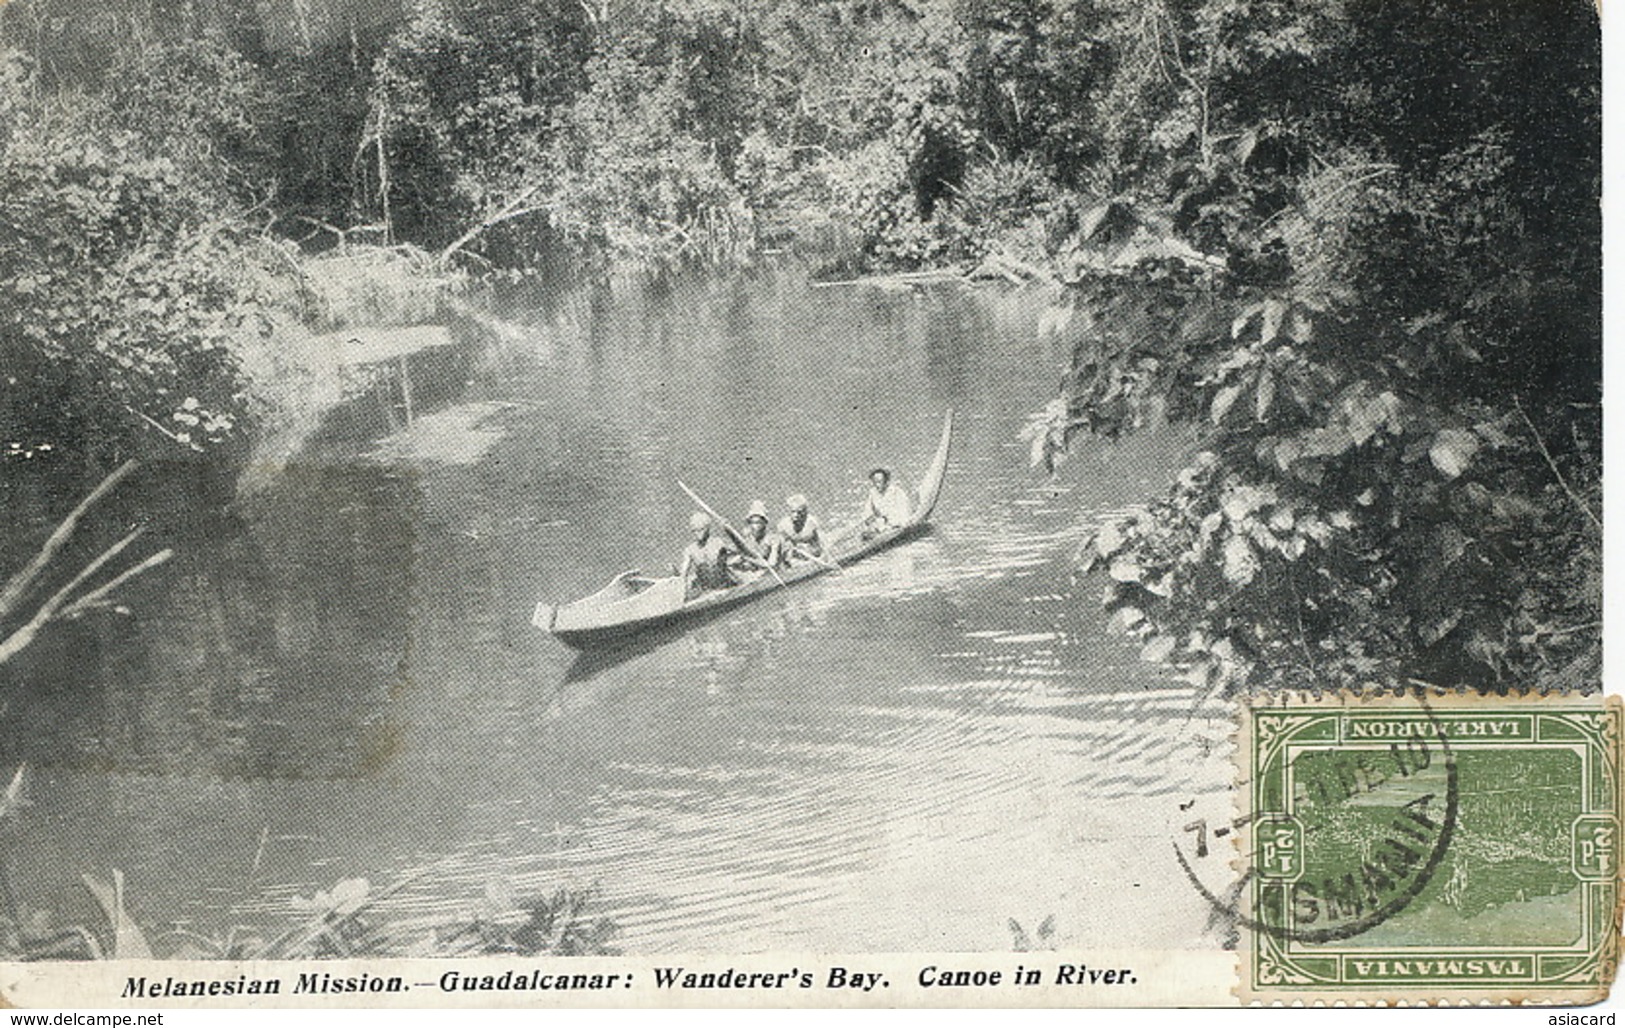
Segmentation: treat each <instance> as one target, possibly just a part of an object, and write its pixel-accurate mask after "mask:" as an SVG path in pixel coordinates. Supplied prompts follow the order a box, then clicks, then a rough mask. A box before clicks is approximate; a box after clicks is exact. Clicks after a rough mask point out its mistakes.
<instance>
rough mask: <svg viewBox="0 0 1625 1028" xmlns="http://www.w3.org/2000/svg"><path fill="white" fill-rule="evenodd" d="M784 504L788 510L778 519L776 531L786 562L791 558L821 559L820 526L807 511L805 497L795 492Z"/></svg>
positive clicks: (822, 547)
mask: <svg viewBox="0 0 1625 1028" xmlns="http://www.w3.org/2000/svg"><path fill="white" fill-rule="evenodd" d="M784 504H785V506H786V507H788V508H789V509H790V512H789V513H788V514H786V515H785V516H784V517H782V518H780V519H779V525H778V533H779V539H780V546H781V547H782V549H783V550H784V559H785V561H786V563H788V562H789V561H790V560H793V559H802V560H821V558H822V557H823V556H824V535H823V531H822V526H821V525H819V523H818V519H817V518H815V517H813V516H812V515H811V514H809V513H807V498H806V497H805V496H803V495H801V494H800V493H796V494H795V495H794V496H791V497H790V498H789V499H787V500H785V501H784Z"/></svg>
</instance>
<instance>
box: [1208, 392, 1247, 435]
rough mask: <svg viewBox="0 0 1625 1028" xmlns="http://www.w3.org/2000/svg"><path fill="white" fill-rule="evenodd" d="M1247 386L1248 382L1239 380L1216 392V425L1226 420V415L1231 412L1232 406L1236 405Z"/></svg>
mask: <svg viewBox="0 0 1625 1028" xmlns="http://www.w3.org/2000/svg"><path fill="white" fill-rule="evenodd" d="M1246 388H1247V385H1246V383H1244V382H1237V383H1234V384H1232V385H1227V386H1225V387H1224V388H1223V389H1220V390H1219V391H1218V392H1217V393H1215V394H1214V396H1213V411H1212V418H1213V423H1214V424H1215V425H1217V424H1218V423H1219V422H1221V421H1223V420H1224V416H1225V415H1226V414H1228V413H1229V412H1230V408H1231V407H1234V406H1235V405H1236V400H1237V399H1238V398H1240V396H1241V393H1242V391H1243V390H1244V389H1246Z"/></svg>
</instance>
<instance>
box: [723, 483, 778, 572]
mask: <svg viewBox="0 0 1625 1028" xmlns="http://www.w3.org/2000/svg"><path fill="white" fill-rule="evenodd" d="M744 543H745V548H746V549H747V550H754V551H755V552H754V553H741V554H738V555H737V556H736V557H735V559H734V565H733V566H734V570H735V571H747V570H749V571H755V570H761V569H764V568H781V567H783V566H784V546H783V540H781V539H780V538H779V535H778V533H777V532H770V531H768V528H767V504H765V503H763V502H762V501H761V500H754V501H752V502H751V505H750V513H749V514H746V515H745V532H744Z"/></svg>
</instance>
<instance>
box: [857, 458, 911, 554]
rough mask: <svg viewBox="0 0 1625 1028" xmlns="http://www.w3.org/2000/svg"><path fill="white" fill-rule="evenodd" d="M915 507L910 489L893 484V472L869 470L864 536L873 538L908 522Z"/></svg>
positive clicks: (864, 513)
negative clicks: (911, 500) (909, 493)
mask: <svg viewBox="0 0 1625 1028" xmlns="http://www.w3.org/2000/svg"><path fill="white" fill-rule="evenodd" d="M913 513H914V509H913V507H912V506H910V504H909V500H908V490H906V489H904V488H903V487H902V486H900V485H893V484H892V480H891V472H890V471H888V470H886V469H885V468H875V469H874V470H873V471H871V472H869V495H868V496H867V497H866V498H865V499H864V501H863V537H864V538H865V539H869V538H872V537H874V536H877V535H879V534H881V533H882V532H889V531H891V530H892V529H894V528H902V527H903V526H904V525H906V524H908V519H909V518H910V517H911V516H913Z"/></svg>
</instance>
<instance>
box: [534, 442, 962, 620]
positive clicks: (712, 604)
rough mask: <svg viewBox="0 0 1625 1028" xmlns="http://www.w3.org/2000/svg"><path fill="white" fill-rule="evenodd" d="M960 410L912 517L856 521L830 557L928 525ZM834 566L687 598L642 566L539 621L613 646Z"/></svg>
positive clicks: (762, 575)
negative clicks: (891, 524)
mask: <svg viewBox="0 0 1625 1028" xmlns="http://www.w3.org/2000/svg"><path fill="white" fill-rule="evenodd" d="M953 434H954V415H953V412H952V411H949V412H948V413H947V415H946V416H944V418H943V420H942V437H941V439H940V440H939V441H938V443H937V452H936V454H935V455H934V456H933V457H932V459H931V464H930V466H929V467H927V468H926V471H925V474H924V475H923V476H921V478H920V481H919V485H918V488H916V490H915V493H914V497H915V504H914V513H913V516H912V517H911V518H910V519H909V522H908V524H906V525H903V526H902V527H900V528H895V529H892V530H891V531H889V532H883V533H881V534H880V535H876V536H873V537H871V538H868V539H864V538H863V537H862V536H861V535H860V534H859V533H858V531H857V529H856V527H853V528H851V529H849V530H848V531H847V532H846V533H842V532H840V531H839V530H837V531H835V532H832V533H831V542H830V545H829V546H828V547H826V552H825V554H824V556H825V557H826V558H827V559H828V561H829V564H833V565H835V566H836V567H846V566H847V565H850V564H855V563H857V562H858V561H860V560H863V559H864V558H866V557H870V556H873V555H874V554H876V553H879V552H881V551H882V550H886V549H890V548H891V547H893V546H897V545H898V544H900V543H904V542H907V541H909V540H910V539H913V538H915V537H917V536H919V535H920V534H921V533H922V532H924V531H925V528H926V525H927V524H928V523H929V521H930V519H931V512H932V511H933V510H935V509H936V505H937V497H938V496H940V495H941V493H942V480H943V478H944V476H946V475H947V473H948V450H949V448H950V447H951V446H952V444H953ZM833 570H834V568H833V567H830V566H829V565H827V564H819V563H816V562H804V563H796V564H793V565H791V566H790V567H788V568H784V569H781V570H780V572H779V577H778V578H776V579H775V578H774V577H773V576H772V575H770V574H768V573H767V572H765V571H764V572H759V573H757V574H754V575H749V576H742V577H743V581H742V583H741V584H740V585H737V586H735V587H733V588H732V589H717V590H712V591H709V592H704V593H701V594H700V595H698V596H695V597H693V598H692V599H685V598H684V588H683V582H682V580H681V579H679V578H677V577H675V576H667V577H659V578H654V577H649V576H646V575H643V574H641V573H640V572H637V571H627V572H623V573H622V574H619V575H616V576H615V578H614V579H612V580H611V581H610V583H609V585H607V586H605V587H604V588H602V589H600V590H598V591H597V592H595V593H593V594H592V595H591V596H586V597H583V598H582V599H579V600H576V601H574V602H573V603H565V604H560V605H559V606H556V607H554V606H549V605H548V604H546V603H538V604H537V605H536V610H535V612H534V613H533V614H532V615H531V624H533V625H535V626H536V627H537V628H540V629H542V630H543V631H544V632H547V633H549V634H551V635H552V636H553V638H555V639H557V640H559V641H560V642H562V643H564V644H565V645H566V646H572V647H575V648H576V649H579V650H594V649H606V648H610V647H613V646H617V645H621V644H624V643H626V642H627V641H628V640H630V639H632V638H634V637H635V636H637V635H638V634H639V633H642V632H646V631H649V630H651V629H655V628H660V627H663V626H668V625H674V624H678V623H680V622H683V621H688V620H698V619H700V618H702V617H704V616H705V615H707V614H712V613H716V612H720V611H723V610H727V609H730V608H732V607H737V606H739V605H740V604H742V603H746V602H748V601H749V600H752V599H754V598H756V597H758V596H762V595H765V594H767V593H772V592H776V591H777V590H779V589H784V588H788V587H789V586H792V585H795V584H796V583H797V582H804V581H806V580H807V579H809V578H816V577H818V576H819V575H824V574H828V573H830V572H831V571H833Z"/></svg>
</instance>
